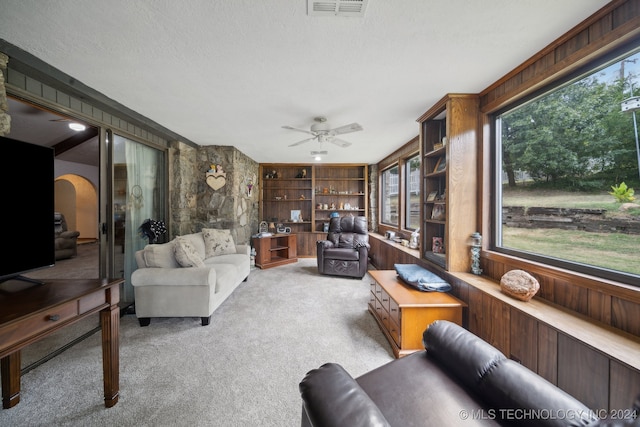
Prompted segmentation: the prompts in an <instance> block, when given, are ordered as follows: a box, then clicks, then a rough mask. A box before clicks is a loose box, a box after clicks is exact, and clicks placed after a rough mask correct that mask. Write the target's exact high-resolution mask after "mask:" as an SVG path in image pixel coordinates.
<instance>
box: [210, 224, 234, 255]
mask: <svg viewBox="0 0 640 427" xmlns="http://www.w3.org/2000/svg"><path fill="white" fill-rule="evenodd" d="M202 236H203V238H204V251H205V258H211V257H214V256H218V255H227V254H235V253H236V244H235V242H234V241H233V237H231V231H230V230H218V229H215V228H203V229H202Z"/></svg>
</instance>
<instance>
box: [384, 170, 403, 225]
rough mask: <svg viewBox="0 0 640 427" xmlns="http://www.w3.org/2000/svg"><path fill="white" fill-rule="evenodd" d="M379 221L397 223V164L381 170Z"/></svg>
mask: <svg viewBox="0 0 640 427" xmlns="http://www.w3.org/2000/svg"><path fill="white" fill-rule="evenodd" d="M381 183H382V191H381V203H380V208H381V221H382V223H384V224H387V225H393V226H397V225H398V218H399V217H398V212H399V210H398V207H399V206H398V200H399V196H400V193H399V190H400V186H399V184H400V183H399V182H398V165H395V166H392V167H390V168H389V169H386V170H384V171H382V174H381Z"/></svg>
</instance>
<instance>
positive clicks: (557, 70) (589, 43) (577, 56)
mask: <svg viewBox="0 0 640 427" xmlns="http://www.w3.org/2000/svg"><path fill="white" fill-rule="evenodd" d="M638 34H640V6H639V2H638V0H613V1H611V2H610V3H609V4H607V5H605V6H604V7H603V8H602V9H600V10H599V11H598V12H596V13H595V14H593V15H592V16H590V17H589V18H587V19H586V20H585V21H583V22H582V23H580V24H578V25H577V26H576V27H574V28H572V29H571V30H569V31H568V32H566V33H565V34H564V35H562V36H561V37H560V38H558V39H557V40H555V41H554V42H552V43H550V44H549V45H548V46H547V47H545V48H544V49H542V50H541V51H540V52H538V53H536V54H535V55H534V56H532V57H531V58H529V59H528V60H527V61H525V62H524V63H523V64H522V65H520V66H519V67H516V68H515V69H514V70H512V71H511V72H510V73H508V74H507V75H505V76H504V77H502V78H501V79H499V80H498V81H496V82H495V83H494V84H493V85H491V86H489V87H488V88H487V89H485V90H484V91H483V92H482V93H481V94H480V102H481V109H482V111H485V112H489V111H495V110H497V109H499V108H501V107H503V106H504V105H506V104H508V103H510V102H513V101H515V100H517V99H518V98H520V97H522V96H525V95H527V94H529V93H531V92H533V91H534V90H536V89H538V88H540V87H542V86H543V85H545V84H547V83H549V82H551V81H552V80H553V79H556V78H559V77H561V76H564V75H567V74H569V73H570V72H572V71H574V70H576V69H577V68H578V67H580V66H581V65H584V64H585V63H586V62H587V61H588V60H590V59H592V58H594V57H595V56H596V55H598V54H600V53H603V52H606V51H608V50H611V49H614V48H616V47H619V46H621V45H622V44H624V43H626V42H628V41H629V40H631V38H633V37H636V36H637V35H638ZM551 59H552V60H551ZM526 69H529V70H535V72H534V73H530V72H526V73H523V71H524V70H526ZM516 76H518V77H520V78H521V84H514V83H515V82H516V81H517V78H516Z"/></svg>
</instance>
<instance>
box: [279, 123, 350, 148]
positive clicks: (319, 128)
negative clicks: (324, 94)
mask: <svg viewBox="0 0 640 427" xmlns="http://www.w3.org/2000/svg"><path fill="white" fill-rule="evenodd" d="M313 121H314V122H315V123H314V124H312V125H311V129H310V130H304V129H298V128H294V127H291V126H282V127H283V128H284V129H289V130H295V131H298V132H304V133H308V134H309V135H313V137H311V138H307V139H303V140H302V141H298V142H296V143H293V144H291V145H289V147H295V146H296V145H300V144H304V143H305V142H309V141H313V140H314V139H317V140H318V142H321V143H322V142H330V143H332V144H336V145H338V146H340V147H343V148H344V147H348V146H350V145H351V143H350V142H347V141H344V140H342V139H339V138H336V135H342V134H344V133H350V132H358V131H361V130H362V126H360V125H359V124H358V123H351V124H349V125H344V126H340V127H337V128H335V129H331V125H330V124H329V122H327V118H326V117H322V116H319V117H315V118H314V119H313Z"/></svg>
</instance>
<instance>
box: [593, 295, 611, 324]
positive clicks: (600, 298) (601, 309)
mask: <svg viewBox="0 0 640 427" xmlns="http://www.w3.org/2000/svg"><path fill="white" fill-rule="evenodd" d="M588 298H589V301H588V304H589V312H588V316H589V317H591V318H592V319H595V320H598V321H600V322H603V323H606V324H608V325H610V324H611V295H606V294H604V293H603V292H599V291H597V290H595V289H589V290H588Z"/></svg>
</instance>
